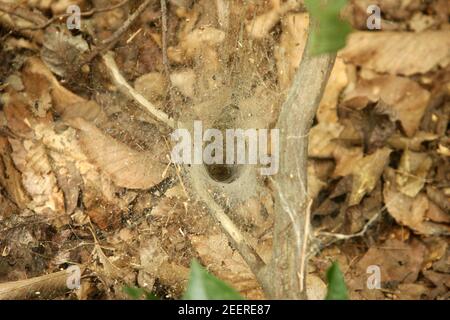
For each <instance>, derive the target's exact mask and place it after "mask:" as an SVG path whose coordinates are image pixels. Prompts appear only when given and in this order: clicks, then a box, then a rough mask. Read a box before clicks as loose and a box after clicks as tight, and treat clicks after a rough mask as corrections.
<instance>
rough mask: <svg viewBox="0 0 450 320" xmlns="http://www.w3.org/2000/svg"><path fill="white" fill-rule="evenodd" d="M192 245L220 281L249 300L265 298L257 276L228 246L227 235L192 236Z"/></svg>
mask: <svg viewBox="0 0 450 320" xmlns="http://www.w3.org/2000/svg"><path fill="white" fill-rule="evenodd" d="M191 243H192V245H193V246H194V248H195V249H196V250H197V252H198V255H199V256H200V259H201V261H202V262H203V264H204V265H206V266H208V269H209V270H210V271H211V272H213V273H214V274H215V275H216V276H217V277H219V278H220V279H222V280H224V281H226V282H228V283H229V284H231V285H232V286H233V287H234V288H236V289H237V290H239V291H240V292H241V293H242V294H244V296H246V297H247V298H249V299H258V298H259V299H261V298H262V297H263V294H262V290H261V289H260V287H259V285H258V282H257V281H256V278H255V276H254V275H253V274H252V272H251V271H250V269H249V268H248V266H247V264H246V263H245V261H244V260H243V259H242V257H241V256H240V255H239V253H238V252H237V251H234V250H233V249H232V248H231V247H230V246H229V244H228V240H227V238H226V237H225V235H223V234H221V233H219V234H214V235H209V236H192V237H191Z"/></svg>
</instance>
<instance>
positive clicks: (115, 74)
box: [102, 52, 176, 129]
mask: <svg viewBox="0 0 450 320" xmlns="http://www.w3.org/2000/svg"><path fill="white" fill-rule="evenodd" d="M102 57H103V62H104V63H105V66H106V67H107V68H108V71H109V73H110V75H111V78H112V80H113V82H114V84H115V85H116V86H117V87H118V89H119V90H120V91H121V92H122V93H123V94H125V95H126V96H128V97H129V98H131V99H133V100H134V101H136V102H137V103H138V104H139V105H140V106H141V107H143V108H144V109H145V110H147V111H148V112H149V113H150V114H151V115H153V116H154V117H155V118H156V119H158V120H159V121H161V122H163V123H165V124H166V125H167V126H168V127H170V128H172V129H174V128H175V127H176V124H175V120H173V119H171V118H169V116H168V115H167V114H166V113H165V112H163V111H161V110H158V109H157V108H156V107H155V106H154V105H153V104H152V103H151V102H150V101H148V100H147V99H145V98H144V97H143V96H142V95H141V94H140V93H139V92H137V91H136V90H134V89H133V87H131V86H130V85H129V84H128V82H127V81H126V80H125V79H124V78H123V76H122V74H121V73H120V71H119V69H118V67H117V65H116V62H115V61H114V56H113V53H112V52H108V53H106V54H104V55H103V56H102Z"/></svg>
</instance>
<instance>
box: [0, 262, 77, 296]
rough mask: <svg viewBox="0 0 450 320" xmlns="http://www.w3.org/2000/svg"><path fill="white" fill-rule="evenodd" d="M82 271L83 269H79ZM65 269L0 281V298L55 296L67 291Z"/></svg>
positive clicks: (66, 273)
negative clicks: (22, 278)
mask: <svg viewBox="0 0 450 320" xmlns="http://www.w3.org/2000/svg"><path fill="white" fill-rule="evenodd" d="M81 272H83V269H81ZM68 276H69V273H68V271H67V270H63V271H58V272H55V273H50V274H46V275H43V276H40V277H35V278H30V279H26V280H19V281H13V282H6V283H0V300H18V299H26V298H30V297H32V296H35V297H36V296H37V294H39V296H43V297H46V298H50V297H52V296H53V297H55V296H56V294H58V293H63V292H64V291H67V290H68V288H67V279H68Z"/></svg>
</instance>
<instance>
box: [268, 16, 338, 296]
mask: <svg viewBox="0 0 450 320" xmlns="http://www.w3.org/2000/svg"><path fill="white" fill-rule="evenodd" d="M315 27H316V26H315V25H314V21H311V22H310V31H309V34H311V30H312V28H315ZM310 46H311V37H308V43H307V45H306V48H305V51H304V54H303V58H302V61H301V63H300V67H299V69H298V71H297V73H296V75H295V77H294V80H293V83H292V85H291V88H290V89H289V92H288V95H287V98H286V100H285V102H284V104H283V106H282V109H281V113H280V116H279V118H278V123H277V127H278V128H279V129H280V164H279V168H280V171H279V172H278V174H277V175H276V176H275V177H274V180H275V181H276V184H277V185H278V186H279V187H278V188H279V190H278V192H277V194H276V199H275V227H274V242H273V249H272V250H273V254H272V261H271V263H270V264H269V265H268V267H267V268H266V270H265V281H269V279H270V280H271V281H272V283H271V288H270V289H271V291H270V292H268V294H269V296H270V297H271V298H275V299H305V298H306V292H305V290H304V288H305V285H304V281H305V277H304V274H305V273H306V271H305V269H306V264H307V257H306V254H305V246H306V244H305V242H306V241H307V240H308V239H307V238H306V237H305V233H308V231H309V230H308V228H309V227H308V225H309V223H310V221H309V217H308V207H309V203H310V199H309V197H308V194H307V190H306V186H307V172H306V167H307V159H308V138H307V137H308V133H309V130H310V128H311V125H312V121H313V119H314V116H315V114H316V111H317V108H318V106H319V103H320V100H321V98H322V95H323V92H324V89H325V85H326V83H327V82H328V78H329V75H330V73H331V69H332V67H333V65H334V60H335V54H324V55H320V56H311V54H310V51H309V48H310ZM294 136H295V137H298V139H297V138H296V139H292V138H289V137H294ZM299 233H300V234H302V235H303V237H299V236H298V234H299ZM299 239H300V240H299Z"/></svg>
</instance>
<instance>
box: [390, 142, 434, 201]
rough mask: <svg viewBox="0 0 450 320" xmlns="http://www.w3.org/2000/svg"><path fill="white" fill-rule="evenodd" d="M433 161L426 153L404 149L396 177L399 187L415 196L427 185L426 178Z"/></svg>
mask: <svg viewBox="0 0 450 320" xmlns="http://www.w3.org/2000/svg"><path fill="white" fill-rule="evenodd" d="M432 164H433V161H432V160H431V157H429V156H428V155H427V154H426V153H419V152H412V151H409V150H405V151H403V155H402V158H401V159H400V165H399V167H398V174H397V178H396V182H397V189H398V190H399V191H401V192H403V193H404V194H406V195H407V196H410V197H415V196H416V195H417V194H418V193H419V192H420V190H422V188H423V186H424V185H425V179H426V177H427V174H428V171H429V170H430V168H431V165H432Z"/></svg>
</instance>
